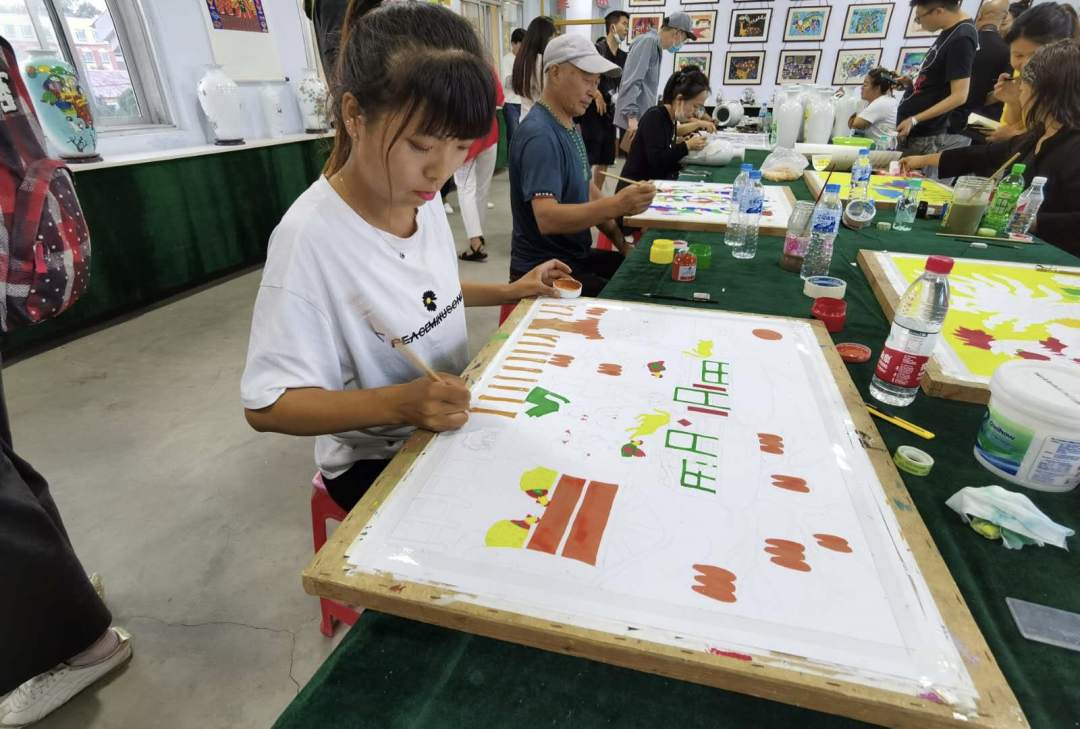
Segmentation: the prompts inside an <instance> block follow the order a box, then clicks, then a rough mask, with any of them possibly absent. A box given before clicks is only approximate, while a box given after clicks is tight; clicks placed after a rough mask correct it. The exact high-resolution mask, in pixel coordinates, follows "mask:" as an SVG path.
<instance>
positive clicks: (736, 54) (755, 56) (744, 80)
mask: <svg viewBox="0 0 1080 729" xmlns="http://www.w3.org/2000/svg"><path fill="white" fill-rule="evenodd" d="M734 64H740V65H741V68H736V67H735V65H734ZM746 71H750V73H751V75H750V76H741V75H739V74H742V73H744V72H746ZM764 78H765V51H728V52H727V53H725V54H724V77H723V79H722V80H721V81H720V83H721V84H722V85H724V86H761V84H762V83H763V81H764Z"/></svg>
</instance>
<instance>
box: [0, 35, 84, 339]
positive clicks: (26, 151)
mask: <svg viewBox="0 0 1080 729" xmlns="http://www.w3.org/2000/svg"><path fill="white" fill-rule="evenodd" d="M0 212H2V213H3V225H0V330H3V331H5V332H7V331H11V330H12V329H15V328H18V327H20V326H28V325H30V324H37V323H38V322H41V321H44V320H45V319H49V318H51V317H54V316H57V315H58V314H60V313H61V312H63V311H64V310H66V309H67V308H68V307H70V306H71V305H72V304H73V303H75V301H76V300H77V299H78V298H79V297H80V296H82V294H83V293H84V292H85V291H86V287H87V285H88V284H89V282H90V233H89V231H88V230H87V227H86V220H85V219H84V218H83V214H82V208H81V207H80V206H79V199H78V198H77V197H76V195H75V184H74V181H73V180H72V178H71V172H70V170H68V168H67V167H66V166H65V165H64V163H63V162H61V161H59V160H54V159H49V157H48V153H47V152H46V151H45V140H44V138H43V137H42V133H41V125H40V124H39V123H38V119H37V115H36V114H35V113H34V107H33V105H32V104H31V102H30V94H29V93H28V92H27V90H26V84H24V83H23V80H22V77H21V76H20V75H19V64H18V61H17V60H16V58H15V51H14V50H12V48H11V45H10V44H9V43H8V42H7V41H6V40H4V39H3V38H0Z"/></svg>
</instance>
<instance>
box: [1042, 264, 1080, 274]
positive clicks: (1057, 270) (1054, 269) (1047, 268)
mask: <svg viewBox="0 0 1080 729" xmlns="http://www.w3.org/2000/svg"><path fill="white" fill-rule="evenodd" d="M1035 270H1036V271H1042V272H1043V273H1060V274H1061V275H1062V276H1080V271H1066V270H1065V269H1064V268H1057V267H1055V266H1044V265H1043V264H1041V263H1037V264H1035Z"/></svg>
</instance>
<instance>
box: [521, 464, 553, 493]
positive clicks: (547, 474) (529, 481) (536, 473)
mask: <svg viewBox="0 0 1080 729" xmlns="http://www.w3.org/2000/svg"><path fill="white" fill-rule="evenodd" d="M558 477H559V473H558V471H553V470H551V469H550V468H544V467H543V466H537V467H536V468H533V469H531V470H529V471H526V472H525V473H523V474H521V481H520V483H519V485H520V486H521V490H522V491H532V490H534V489H535V490H537V491H551V489H552V488H553V487H554V486H555V479H556V478H558Z"/></svg>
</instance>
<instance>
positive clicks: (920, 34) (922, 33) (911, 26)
mask: <svg viewBox="0 0 1080 729" xmlns="http://www.w3.org/2000/svg"><path fill="white" fill-rule="evenodd" d="M918 9H919V8H918V7H913V8H912V9H911V12H909V13H908V19H907V28H906V29H905V30H904V37H905V38H933V37H934V36H936V35H937V31H932V32H931V31H929V30H924V29H923V27H922V26H921V25H919V23H918V21H916V20H915V11H916V10H918Z"/></svg>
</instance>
